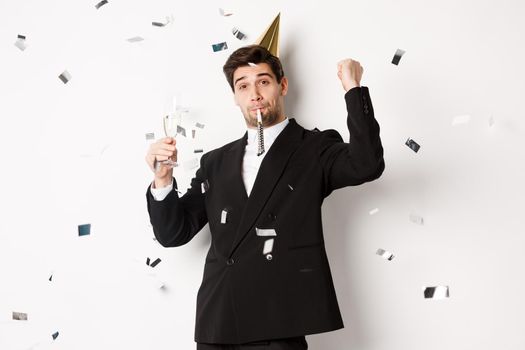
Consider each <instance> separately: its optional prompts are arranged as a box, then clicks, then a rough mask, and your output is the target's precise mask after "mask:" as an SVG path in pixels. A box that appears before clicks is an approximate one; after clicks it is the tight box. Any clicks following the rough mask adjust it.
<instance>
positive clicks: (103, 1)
mask: <svg viewBox="0 0 525 350" xmlns="http://www.w3.org/2000/svg"><path fill="white" fill-rule="evenodd" d="M107 3H108V0H102V1H101V2H99V3H98V4H96V5H95V7H96V9H97V10H98V9H99V8H101V7H102V6H104V5H105V4H107Z"/></svg>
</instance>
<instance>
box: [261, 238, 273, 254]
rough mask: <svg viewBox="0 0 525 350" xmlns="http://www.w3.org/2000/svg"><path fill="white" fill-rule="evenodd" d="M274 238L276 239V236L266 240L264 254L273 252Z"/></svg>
mask: <svg viewBox="0 0 525 350" xmlns="http://www.w3.org/2000/svg"><path fill="white" fill-rule="evenodd" d="M274 240H275V239H274V238H270V239H267V240H266V241H264V247H263V254H265V255H266V254H268V253H271V252H272V250H273V242H274Z"/></svg>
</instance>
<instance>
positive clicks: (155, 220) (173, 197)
mask: <svg viewBox="0 0 525 350" xmlns="http://www.w3.org/2000/svg"><path fill="white" fill-rule="evenodd" d="M204 158H205V156H204V155H203V156H202V157H201V164H200V168H199V169H198V170H197V172H196V174H195V177H194V178H193V179H192V180H191V187H190V188H189V189H188V191H187V192H186V193H185V194H184V195H183V196H182V197H180V198H179V196H178V194H177V192H176V191H175V190H174V189H173V190H172V191H171V192H170V193H169V194H168V195H167V196H166V198H164V200H162V201H156V200H155V199H154V198H153V195H152V194H151V191H150V188H149V187H148V190H147V192H146V199H147V204H148V213H149V217H150V222H151V225H152V226H153V233H154V234H155V237H156V238H157V241H158V242H159V243H160V244H161V245H163V246H164V247H178V246H181V245H184V244H186V243H188V242H189V241H191V239H192V238H193V237H194V236H195V235H196V234H197V233H198V232H199V231H200V230H201V229H202V228H203V227H204V225H206V223H207V222H208V217H207V214H206V207H205V203H204V194H203V193H202V190H201V184H202V182H203V181H204V180H205V175H204V170H203V169H204V168H203V164H204ZM173 187H174V188H177V182H176V180H175V178H173Z"/></svg>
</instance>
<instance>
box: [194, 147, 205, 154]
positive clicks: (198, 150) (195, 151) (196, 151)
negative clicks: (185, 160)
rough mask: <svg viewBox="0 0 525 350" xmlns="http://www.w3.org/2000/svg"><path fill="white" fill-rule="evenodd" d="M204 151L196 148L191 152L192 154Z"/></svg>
mask: <svg viewBox="0 0 525 350" xmlns="http://www.w3.org/2000/svg"><path fill="white" fill-rule="evenodd" d="M203 152H204V150H203V149H202V148H198V149H195V150H193V153H203Z"/></svg>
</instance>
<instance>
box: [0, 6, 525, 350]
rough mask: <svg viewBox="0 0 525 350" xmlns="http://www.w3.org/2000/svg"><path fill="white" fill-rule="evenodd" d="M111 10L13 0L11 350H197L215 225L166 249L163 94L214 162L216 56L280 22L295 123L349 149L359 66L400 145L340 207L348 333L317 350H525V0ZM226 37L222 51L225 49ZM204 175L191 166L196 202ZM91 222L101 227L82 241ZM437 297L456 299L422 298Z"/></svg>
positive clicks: (8, 86)
mask: <svg viewBox="0 0 525 350" xmlns="http://www.w3.org/2000/svg"><path fill="white" fill-rule="evenodd" d="M97 2H98V1H96V0H95V1H87V0H82V1H66V0H49V1H35V0H33V1H28V0H24V1H22V0H20V1H6V0H1V1H0V23H1V24H0V130H1V137H0V160H1V162H2V167H1V172H0V174H1V175H0V176H1V181H0V204H1V208H0V209H1V211H0V349H2V350H19V349H20V350H23V349H30V348H31V347H33V348H34V349H36V348H39V349H75V350H83V349H137V350H138V349H158V350H163V349H166V350H167V349H194V347H195V345H194V341H193V330H194V321H195V300H196V293H197V290H198V287H199V285H200V281H201V277H202V271H203V266H204V257H205V254H206V252H207V249H208V247H209V230H208V227H207V226H206V227H205V228H204V229H203V230H202V231H201V232H200V233H199V234H198V235H197V236H196V237H195V238H194V240H193V241H191V242H190V243H189V244H188V245H186V246H183V247H179V248H171V249H166V248H163V247H161V246H160V245H158V244H157V243H156V242H155V241H153V239H152V237H153V233H152V230H151V227H150V226H149V218H148V215H147V210H146V198H145V193H146V188H147V186H148V185H149V183H150V181H151V180H152V173H151V172H150V170H149V169H148V168H147V166H146V163H145V161H144V156H145V152H146V149H147V146H148V144H147V141H146V139H145V134H146V133H148V132H155V135H156V136H157V137H160V136H162V134H161V117H162V114H163V112H164V111H163V109H164V105H165V101H166V99H168V98H169V96H170V95H172V94H174V93H175V92H180V93H182V103H183V104H184V106H186V107H187V108H188V109H189V110H190V113H191V115H192V116H193V117H194V118H195V120H198V121H199V122H201V123H203V124H205V128H204V129H203V130H198V131H197V132H198V138H197V140H196V142H198V145H199V146H201V147H203V148H204V149H205V151H208V150H211V149H213V148H216V147H219V146H222V145H223V144H225V143H227V142H230V141H232V140H234V139H237V138H239V137H241V136H242V135H243V134H244V132H245V124H244V120H243V118H242V115H241V113H240V111H239V110H238V108H237V107H236V106H235V105H234V102H233V96H232V93H231V90H230V88H229V86H228V84H227V82H226V80H225V78H224V76H223V73H222V65H223V64H224V62H225V60H226V58H227V57H228V55H229V54H231V53H232V52H233V51H234V50H235V49H236V48H238V47H241V46H244V45H248V44H251V43H252V42H253V41H254V40H256V39H257V37H258V36H259V35H260V34H261V33H262V32H263V31H264V30H265V29H266V27H267V26H268V25H269V24H270V23H271V21H272V20H273V18H274V17H275V16H276V15H277V13H278V12H281V32H280V38H281V45H280V49H281V59H282V61H283V64H284V70H285V74H286V75H287V76H288V77H289V80H290V91H289V95H288V96H287V98H286V114H287V116H288V117H292V118H296V119H297V121H298V122H299V123H300V124H301V125H303V126H304V127H306V128H309V129H311V128H314V127H318V128H319V129H328V128H334V129H336V130H338V131H339V132H340V133H341V135H343V137H344V138H345V139H346V140H348V131H347V130H346V110H345V105H344V99H343V96H344V91H343V89H342V87H341V85H340V82H339V81H338V79H337V75H336V72H337V70H336V63H337V62H338V61H339V60H341V59H344V58H349V57H350V58H354V59H356V60H358V61H360V62H361V64H362V65H363V67H364V76H363V81H362V85H365V86H368V87H369V89H370V94H371V98H372V102H373V105H374V110H375V114H376V118H377V120H378V122H379V124H380V126H381V138H382V140H383V146H384V149H385V162H386V170H385V172H384V174H383V176H382V177H381V178H380V179H379V180H377V181H375V182H373V183H369V184H365V185H362V186H359V187H349V188H345V189H341V190H339V191H336V192H334V193H333V194H332V195H331V196H330V197H328V198H327V199H326V200H325V203H324V206H323V219H324V230H325V240H326V244H327V251H328V254H329V259H330V263H331V267H332V272H333V277H334V282H335V286H336V290H337V295H338V300H339V303H340V307H341V311H342V313H343V319H344V322H345V326H346V327H345V328H344V329H342V330H339V331H335V332H331V333H326V334H321V335H312V336H308V337H307V340H308V342H309V345H310V348H311V349H323V350H336V349H337V350H339V349H356V350H380V349H387V348H388V349H390V350H405V349H423V348H424V349H427V350H438V349H439V350H442V349H458V350H459V349H461V350H470V349H476V350H485V349H486V350H488V349H505V350H507V349H508V350H521V349H523V348H524V347H525V336H524V335H523V321H522V315H523V314H524V312H525V299H524V298H523V293H524V289H525V278H524V277H523V276H524V275H523V246H524V245H525V236H524V228H523V227H524V225H523V219H522V214H523V210H522V208H523V206H522V197H523V195H524V194H525V186H524V184H523V179H524V175H525V169H524V167H523V165H522V163H521V162H522V161H523V159H524V149H525V148H524V146H525V141H524V138H523V135H524V123H523V117H524V113H523V106H522V101H523V93H524V91H525V84H524V81H525V79H524V78H525V68H524V66H523V62H524V61H525V50H524V47H523V39H522V38H523V37H525V26H524V25H523V24H522V21H521V20H522V18H523V16H524V14H525V11H524V10H525V5H523V3H522V2H521V1H518V0H513V1H495V0H492V1H473V0H472V1H452V0H442V1H416V0H404V1H396V2H391V1H386V0H380V1H322V2H317V1H290V0H288V1H283V0H267V1H199V2H193V3H191V2H189V1H179V0H177V1H176V0H172V1H168V0H154V1H147V2H146V1H137V0H131V1H124V0H109V3H108V4H106V5H104V6H102V7H101V8H100V9H98V10H97V9H96V8H95V5H96V3H97ZM219 7H223V8H224V9H228V10H231V11H232V12H233V15H232V16H229V17H222V16H220V15H219V11H218V8H219ZM171 16H173V21H172V22H171V23H170V24H168V25H167V26H165V27H162V28H160V27H155V26H152V25H151V22H152V21H157V22H164V21H166V17H171ZM233 27H236V28H238V29H239V30H241V31H242V32H243V33H245V34H246V35H247V36H248V37H247V39H246V40H244V41H240V40H238V39H236V38H235V37H234V36H233V34H232V33H231V30H232V28H233ZM19 34H20V35H25V36H26V44H27V48H26V50H25V51H21V50H19V49H18V48H17V47H15V46H14V43H15V41H16V39H17V35H19ZM135 36H141V37H143V38H144V40H143V41H142V42H138V43H130V42H128V41H127V39H128V38H131V37H135ZM222 41H226V42H227V43H228V50H225V51H222V52H213V51H212V48H211V45H212V44H214V43H218V42H222ZM396 49H403V50H405V51H406V53H405V55H404V56H403V57H402V58H401V61H400V63H399V65H397V66H396V65H393V64H392V63H391V60H392V57H393V55H394V53H395V51H396ZM64 70H67V71H68V72H69V73H70V74H71V76H72V80H71V81H70V82H69V83H67V84H64V83H62V82H61V81H60V80H59V78H58V75H59V74H61V73H62V72H63V71H64ZM462 115H468V116H470V121H469V122H468V123H466V124H461V125H455V126H453V125H452V121H453V120H454V118H455V117H457V116H462ZM491 118H492V119H491ZM490 120H493V123H491V122H490ZM408 137H411V138H413V139H414V140H415V141H416V142H418V143H419V144H420V145H421V149H420V150H419V152H418V153H414V152H413V151H412V150H410V149H409V148H408V147H407V146H405V145H404V143H405V141H406V139H407V138H408ZM186 141H188V140H186ZM181 143H184V140H183V141H181ZM194 146H195V145H194V144H192V143H191V142H188V143H186V146H185V147H186V148H185V149H184V150H181V152H180V157H181V160H191V158H192V157H194V154H193V153H192V149H193V148H192V147H194ZM194 172H195V169H185V168H183V167H181V168H178V169H176V173H175V176H176V177H177V180H178V181H179V183H180V186H179V187H180V188H181V189H185V188H186V187H187V184H188V183H189V180H190V179H191V177H192V175H193V174H194ZM374 208H378V209H379V211H378V212H377V213H376V214H374V215H370V214H369V211H370V210H372V209H374ZM411 213H415V214H417V215H420V216H422V217H423V218H424V224H423V225H418V224H415V223H413V222H411V221H410V220H409V215H410V214H411ZM85 223H91V235H89V236H84V237H78V231H77V226H78V225H79V224H85ZM378 248H382V249H386V250H388V251H390V252H392V253H393V254H394V255H395V258H394V259H393V260H392V261H387V260H385V259H382V258H381V257H380V256H378V255H376V254H375V252H376V250H377V249H378ZM146 257H150V258H152V259H153V260H154V259H156V258H157V257H160V258H161V259H162V262H161V263H160V264H159V265H158V266H157V267H155V268H154V269H151V268H149V267H147V266H146V264H145V260H146ZM151 273H154V274H155V275H154V276H152V275H151ZM51 275H53V278H52V281H49V280H48V279H49V277H50V276H51ZM158 281H161V282H164V283H165V286H166V287H165V288H164V289H159V288H158V284H157V283H158ZM437 285H447V286H449V287H450V298H448V299H445V300H431V299H424V297H423V291H422V288H423V287H425V286H437ZM13 311H18V312H25V313H27V314H28V317H29V319H28V320H27V321H14V320H12V319H11V313H12V312H13ZM254 317H256V315H254ZM57 331H58V332H59V336H58V338H57V339H56V340H55V341H52V338H51V335H52V334H53V333H55V332H57Z"/></svg>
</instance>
